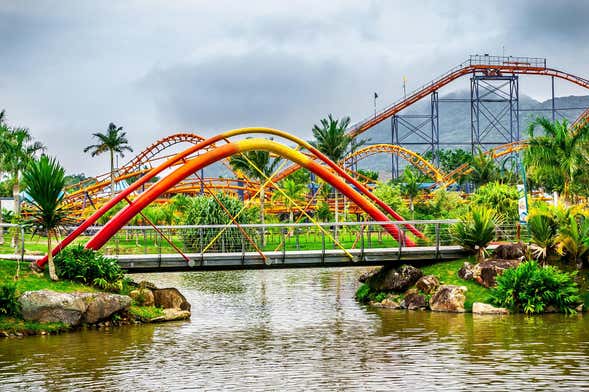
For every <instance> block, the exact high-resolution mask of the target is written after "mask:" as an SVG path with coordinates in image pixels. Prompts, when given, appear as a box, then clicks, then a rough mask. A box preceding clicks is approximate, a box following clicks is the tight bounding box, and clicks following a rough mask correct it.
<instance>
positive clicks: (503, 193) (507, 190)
mask: <svg viewBox="0 0 589 392" xmlns="http://www.w3.org/2000/svg"><path fill="white" fill-rule="evenodd" d="M518 200H519V192H518V190H517V188H515V187H513V186H510V185H507V184H499V183H498V182H490V183H487V184H485V185H481V186H480V187H479V188H478V189H477V190H476V192H475V193H474V195H473V196H472V199H471V201H472V203H473V205H476V206H481V207H486V208H490V209H493V210H495V211H496V212H497V213H498V214H499V215H501V216H503V217H504V218H505V219H506V220H507V221H509V222H513V221H516V220H517V219H518V207H517V204H518Z"/></svg>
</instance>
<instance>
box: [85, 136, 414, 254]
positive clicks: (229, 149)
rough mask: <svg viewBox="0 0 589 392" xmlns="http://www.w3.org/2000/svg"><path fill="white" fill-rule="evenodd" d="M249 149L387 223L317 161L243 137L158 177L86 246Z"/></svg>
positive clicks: (408, 242)
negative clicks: (272, 156) (277, 159)
mask: <svg viewBox="0 0 589 392" xmlns="http://www.w3.org/2000/svg"><path fill="white" fill-rule="evenodd" d="M251 150H267V151H271V152H274V153H276V154H279V155H281V156H283V157H286V158H289V159H291V160H293V161H294V162H296V163H297V164H299V165H301V166H303V167H305V168H307V169H308V170H310V171H312V172H313V173H315V174H317V175H318V176H319V177H321V178H322V179H323V180H325V181H327V182H329V183H330V184H331V185H333V186H334V187H335V188H337V189H338V190H339V191H340V192H342V193H343V194H344V195H345V196H347V197H348V198H349V199H351V200H352V201H354V202H355V203H356V204H358V205H359V206H360V207H361V208H362V209H363V210H364V211H366V212H367V213H368V214H369V215H370V216H371V217H372V218H373V219H375V220H377V221H380V222H387V221H389V219H388V218H387V216H386V215H385V214H383V213H382V212H381V211H380V210H379V209H378V208H376V206H374V205H373V204H372V203H370V202H369V201H368V200H366V199H365V198H364V197H362V195H360V193H358V192H357V191H356V190H354V189H353V188H352V187H351V186H349V185H348V184H346V183H345V182H344V181H343V180H342V179H341V178H340V177H338V176H336V175H334V174H333V173H331V172H330V171H329V170H328V169H327V168H325V167H324V166H322V165H320V164H318V163H317V162H315V161H313V160H312V159H309V158H308V157H305V156H304V155H303V154H301V153H299V152H297V151H295V150H293V149H291V148H288V147H286V146H284V145H282V144H279V143H276V142H273V141H270V140H266V139H246V140H242V141H239V142H234V143H228V144H225V145H223V146H220V147H217V148H215V149H214V150H211V151H208V152H206V153H204V154H202V155H199V156H197V157H195V158H193V159H191V160H190V161H188V162H186V163H185V164H184V165H183V166H181V167H179V168H178V169H176V170H175V171H174V172H172V173H171V174H169V175H168V176H166V177H164V178H162V179H161V180H159V181H158V182H157V183H155V184H154V185H152V186H151V187H150V188H149V189H148V190H147V191H145V192H144V193H142V194H141V195H140V196H139V197H138V198H137V199H136V200H134V201H133V202H132V203H131V204H129V205H128V206H126V207H125V208H123V209H122V210H121V211H119V212H118V213H117V214H116V215H115V216H114V217H113V218H112V219H111V220H110V221H109V222H108V223H107V224H106V225H104V226H103V227H102V229H101V230H100V231H99V232H98V233H96V234H95V235H94V237H92V239H91V240H90V241H89V242H88V244H86V247H87V248H89V249H94V250H98V249H100V248H101V247H102V246H103V245H104V244H105V243H106V242H107V241H108V240H109V239H110V238H111V237H112V236H113V235H114V234H115V233H116V232H118V231H119V230H120V229H121V228H122V227H123V226H124V225H125V224H126V223H127V222H129V221H130V220H131V219H132V218H133V217H134V216H135V215H137V214H138V213H139V212H140V211H141V210H142V209H143V208H145V207H146V206H147V205H149V204H150V203H151V202H153V201H154V200H155V199H157V197H158V196H159V195H160V194H162V193H164V192H166V191H167V190H168V189H170V188H171V187H173V186H174V185H176V184H177V183H178V182H180V181H182V180H183V179H184V178H186V177H187V176H189V175H190V174H192V173H194V172H196V171H198V170H200V169H201V168H203V167H205V166H207V165H209V164H211V163H214V162H217V161H219V160H221V159H225V158H227V157H229V156H231V155H234V154H238V153H242V152H246V151H251ZM383 226H384V228H385V229H386V230H387V231H388V232H389V233H391V234H392V235H393V237H394V238H395V239H397V240H399V241H404V242H405V244H406V245H407V246H415V243H414V242H413V241H411V240H410V239H409V238H406V237H405V236H404V234H403V233H401V232H400V231H399V229H398V228H397V227H396V226H395V225H392V224H388V225H387V224H385V225H383Z"/></svg>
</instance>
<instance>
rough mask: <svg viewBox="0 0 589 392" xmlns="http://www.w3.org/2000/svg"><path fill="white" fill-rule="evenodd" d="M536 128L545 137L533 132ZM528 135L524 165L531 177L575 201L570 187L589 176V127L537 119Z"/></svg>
mask: <svg viewBox="0 0 589 392" xmlns="http://www.w3.org/2000/svg"><path fill="white" fill-rule="evenodd" d="M536 126H540V127H541V128H542V130H543V131H544V135H541V136H540V135H536V134H535V133H534V131H535V128H536ZM528 133H529V135H530V139H529V140H528V147H527V148H526V150H525V152H524V162H525V164H526V167H527V169H528V170H529V174H530V177H532V178H533V179H534V180H535V181H537V182H539V183H542V184H545V185H546V187H547V188H552V189H551V190H554V191H558V192H562V197H563V198H564V200H565V201H572V197H571V196H572V192H571V185H572V184H573V183H574V182H575V180H576V178H580V177H582V176H586V175H587V170H586V168H587V165H588V164H589V155H588V154H587V147H588V145H589V126H588V125H585V126H582V127H577V128H572V127H569V124H568V122H567V120H566V119H565V120H563V121H560V122H559V121H556V122H554V123H553V122H551V121H549V120H547V119H546V118H538V119H536V120H535V121H534V122H532V123H531V124H530V126H529V128H528Z"/></svg>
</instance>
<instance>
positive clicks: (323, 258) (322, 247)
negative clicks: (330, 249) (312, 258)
mask: <svg viewBox="0 0 589 392" xmlns="http://www.w3.org/2000/svg"><path fill="white" fill-rule="evenodd" d="M323 263H325V231H324V230H321V264H323Z"/></svg>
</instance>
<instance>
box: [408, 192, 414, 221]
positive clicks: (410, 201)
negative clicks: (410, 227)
mask: <svg viewBox="0 0 589 392" xmlns="http://www.w3.org/2000/svg"><path fill="white" fill-rule="evenodd" d="M409 209H410V210H411V220H413V219H415V211H414V209H413V197H410V198H409Z"/></svg>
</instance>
